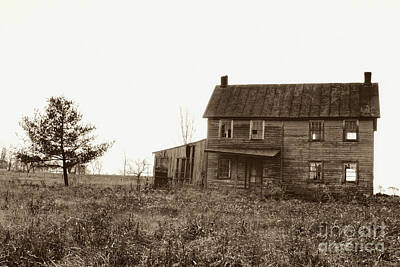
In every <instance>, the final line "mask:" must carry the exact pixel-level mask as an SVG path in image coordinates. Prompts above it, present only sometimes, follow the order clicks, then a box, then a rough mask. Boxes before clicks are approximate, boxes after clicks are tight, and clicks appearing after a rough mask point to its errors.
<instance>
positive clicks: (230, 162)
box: [217, 158, 232, 180]
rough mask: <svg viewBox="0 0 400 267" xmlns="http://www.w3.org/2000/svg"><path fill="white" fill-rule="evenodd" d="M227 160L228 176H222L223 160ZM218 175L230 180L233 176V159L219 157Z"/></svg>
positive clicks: (220, 178)
mask: <svg viewBox="0 0 400 267" xmlns="http://www.w3.org/2000/svg"><path fill="white" fill-rule="evenodd" d="M222 160H227V161H228V176H221V165H222V164H221V161H222ZM217 174H218V176H217V178H218V179H219V180H230V179H231V178H232V160H231V159H230V158H219V159H218V172H217Z"/></svg>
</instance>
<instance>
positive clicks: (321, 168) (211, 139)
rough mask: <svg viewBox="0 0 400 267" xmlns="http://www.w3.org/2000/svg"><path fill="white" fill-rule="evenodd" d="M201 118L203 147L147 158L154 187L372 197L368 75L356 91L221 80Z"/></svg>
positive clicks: (374, 102) (373, 111) (374, 107)
mask: <svg viewBox="0 0 400 267" xmlns="http://www.w3.org/2000/svg"><path fill="white" fill-rule="evenodd" d="M203 117H204V118H206V119H207V120H208V127H207V128H208V129H207V138H206V139H203V140H200V141H198V142H193V143H190V144H186V145H182V146H179V147H175V148H170V149H165V150H161V151H156V152H153V154H154V156H155V162H154V174H155V181H156V183H158V184H160V185H161V184H163V183H167V181H168V180H172V181H184V182H187V183H190V184H194V185H202V186H205V187H207V186H210V185H211V184H224V185H231V186H235V187H238V188H257V187H261V188H263V187H264V186H267V185H269V184H271V183H273V184H277V185H280V186H282V188H284V190H286V191H288V192H295V191H297V190H304V189H307V188H310V187H313V188H319V187H320V186H324V187H325V188H328V190H330V191H334V192H337V191H339V192H340V191H342V190H344V189H346V190H347V191H348V190H350V191H353V190H354V191H357V192H362V193H367V194H372V193H373V168H374V167H373V166H374V132H375V131H376V130H377V119H378V118H379V117H380V111H379V92H378V84H377V83H371V73H370V72H365V73H364V82H361V83H315V84H313V83H310V84H249V85H229V84H228V77H227V76H223V77H221V84H220V85H217V86H216V87H215V89H214V92H213V93H212V96H211V98H210V100H209V103H208V105H207V108H206V110H205V112H204V115H203Z"/></svg>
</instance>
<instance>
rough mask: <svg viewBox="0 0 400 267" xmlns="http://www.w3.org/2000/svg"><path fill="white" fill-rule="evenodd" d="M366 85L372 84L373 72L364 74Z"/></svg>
mask: <svg viewBox="0 0 400 267" xmlns="http://www.w3.org/2000/svg"><path fill="white" fill-rule="evenodd" d="M364 83H365V84H371V72H364Z"/></svg>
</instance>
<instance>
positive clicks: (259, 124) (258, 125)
mask: <svg viewBox="0 0 400 267" xmlns="http://www.w3.org/2000/svg"><path fill="white" fill-rule="evenodd" d="M250 139H264V121H262V120H251V121H250Z"/></svg>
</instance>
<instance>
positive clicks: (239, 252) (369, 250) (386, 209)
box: [0, 180, 400, 266]
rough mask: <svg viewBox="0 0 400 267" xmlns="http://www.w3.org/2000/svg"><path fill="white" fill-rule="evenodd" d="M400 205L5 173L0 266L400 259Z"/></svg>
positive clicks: (0, 196) (386, 200) (0, 193)
mask: <svg viewBox="0 0 400 267" xmlns="http://www.w3.org/2000/svg"><path fill="white" fill-rule="evenodd" d="M399 203H400V202H399V200H398V198H397V197H385V196H379V197H378V196H375V197H371V198H369V199H358V200H352V201H351V200H346V201H335V202H332V201H331V202H328V203H319V202H313V201H305V200H299V199H293V198H291V199H276V198H275V199H272V198H263V199H260V197H259V196H256V195H251V194H249V193H248V192H243V191H239V192H232V191H224V190H204V191H201V190H196V189H193V188H181V189H176V190H170V191H154V190H147V191H142V192H140V193H138V192H137V191H136V190H135V189H132V187H130V186H128V185H114V186H110V185H109V186H107V185H93V184H92V185H91V184H81V185H79V186H78V185H75V186H71V187H68V188H65V187H64V186H62V185H60V184H51V185H48V184H46V183H45V182H43V183H40V184H32V183H31V182H25V181H19V180H18V181H16V180H8V181H7V180H2V181H0V266H2V265H8V266H35V265H36V266H41V265H51V266H87V265H91V266H99V265H102V266H125V265H129V266H132V265H142V266H157V265H158V266H194V265H198V266H255V265H262V266H276V265H280V266H327V265H328V266H329V265H343V266H357V265H367V266H369V265H379V266H382V265H391V264H392V265H393V266H395V265H399V264H400V210H399ZM383 227H384V228H383Z"/></svg>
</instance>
